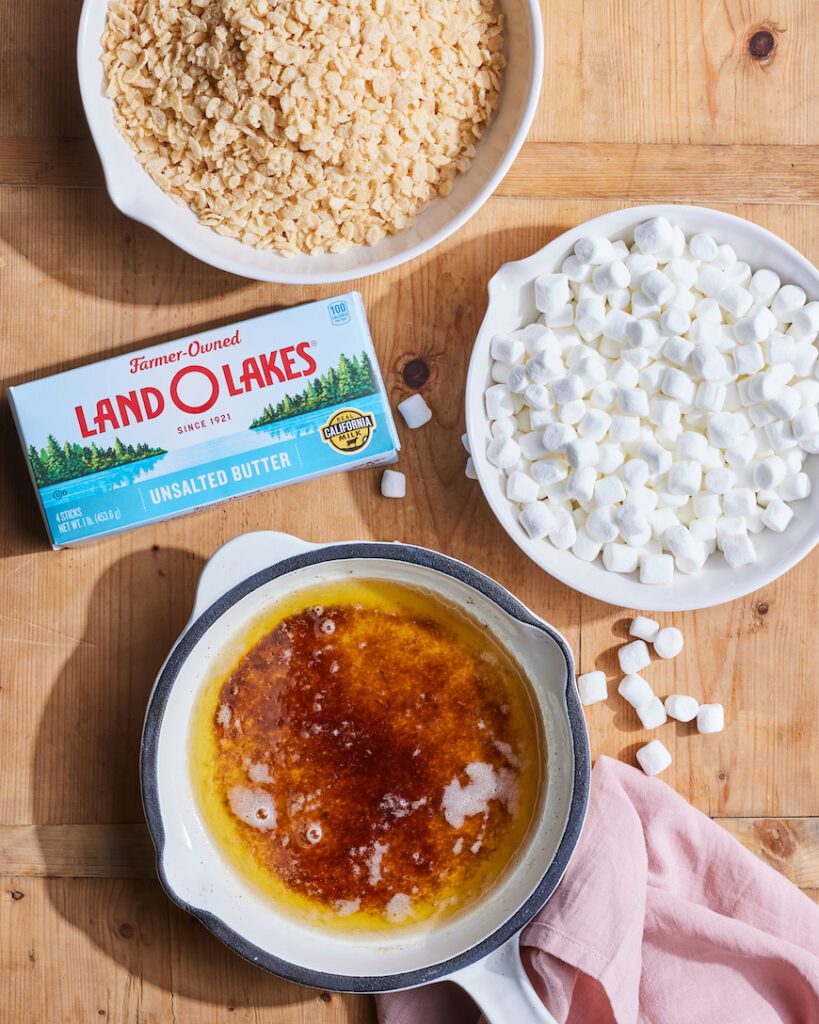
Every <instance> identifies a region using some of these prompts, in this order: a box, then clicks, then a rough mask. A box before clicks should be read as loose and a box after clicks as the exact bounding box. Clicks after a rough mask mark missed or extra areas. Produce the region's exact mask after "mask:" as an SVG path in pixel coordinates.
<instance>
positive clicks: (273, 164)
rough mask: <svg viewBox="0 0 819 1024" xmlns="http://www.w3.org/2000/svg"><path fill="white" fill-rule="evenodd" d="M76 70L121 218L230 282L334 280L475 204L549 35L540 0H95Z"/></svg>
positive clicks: (402, 253)
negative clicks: (235, 278) (235, 277)
mask: <svg viewBox="0 0 819 1024" xmlns="http://www.w3.org/2000/svg"><path fill="white" fill-rule="evenodd" d="M77 60H78V68H79V80H80V91H81V94H82V100H83V105H84V107H85V113H86V116H87V118H88V123H89V125H90V128H91V134H92V136H93V138H94V143H95V144H96V147H97V151H98V153H99V156H100V160H101V162H102V166H103V171H104V174H105V181H106V186H107V189H108V192H109V195H110V197H111V199H112V201H113V202H114V204H115V205H116V206H117V207H118V208H119V209H120V210H122V212H123V213H125V214H127V215H128V216H129V217H132V218H133V219H134V220H137V221H140V222H141V223H143V224H146V225H148V226H149V227H151V228H153V229H154V230H155V231H158V232H159V233H160V234H162V235H164V236H165V237H166V238H167V239H169V240H170V241H171V242H173V243H174V244H175V245H177V246H179V247H180V248H181V249H184V250H185V251H186V252H188V253H190V254H191V255H193V256H195V257H197V258H198V259H200V260H203V261H204V262H206V263H209V264H211V265H212V266H215V267H219V268H221V269H223V270H227V271H230V272H232V273H234V274H240V275H243V276H245V277H250V278H253V279H256V280H263V281H278V282H284V283H293V284H296V283H303V284H307V283H309V284H321V283H332V282H339V281H347V280H350V279H352V278H356V277H363V276H366V275H368V274H373V273H376V272H378V271H381V270H387V269H389V268H391V267H395V266H398V265H399V264H401V263H404V262H406V261H407V260H410V259H412V258H413V257H415V256H418V255H419V254H421V253H423V252H425V251H426V250H428V249H431V248H432V247H433V246H434V245H437V244H438V243H439V242H441V241H442V240H443V239H444V238H446V237H447V236H448V235H450V234H451V233H452V232H453V231H455V230H457V229H458V228H459V227H460V226H461V225H462V224H464V223H465V222H466V221H467V220H468V219H469V218H470V217H471V216H472V215H473V214H474V213H475V212H476V211H477V210H478V209H479V208H480V206H481V205H482V204H483V203H484V202H485V200H486V199H487V198H488V197H489V196H490V195H491V194H492V192H493V191H494V189H495V188H496V187H497V186H498V184H499V182H500V181H501V179H502V178H503V176H504V174H505V173H506V171H507V170H508V169H509V166H510V165H511V163H512V161H513V160H514V158H515V156H516V155H517V152H518V150H519V149H520V146H521V145H522V143H523V140H524V138H525V136H526V132H527V131H528V128H529V125H530V124H531V121H532V117H533V115H534V111H535V107H536V105H537V100H538V95H539V90H540V81H541V74H542V66H543V41H542V28H541V21H540V12H539V8H538V4H537V0H400V2H399V0H347V2H346V3H344V4H337V3H335V2H332V0H278V2H272V0H111V2H110V3H108V4H106V3H101V2H100V0H85V4H84V6H83V11H82V16H81V20H80V29H79V38H78V44H77Z"/></svg>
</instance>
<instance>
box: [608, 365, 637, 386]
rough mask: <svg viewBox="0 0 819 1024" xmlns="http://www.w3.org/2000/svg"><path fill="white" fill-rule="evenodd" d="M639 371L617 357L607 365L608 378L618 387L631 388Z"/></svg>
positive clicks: (635, 383)
mask: <svg viewBox="0 0 819 1024" xmlns="http://www.w3.org/2000/svg"><path fill="white" fill-rule="evenodd" d="M638 379H639V373H638V370H637V367H636V366H632V364H631V363H629V362H627V361H625V360H623V359H618V360H616V362H614V363H612V364H611V366H610V367H609V380H610V381H611V382H612V383H614V384H616V385H617V387H618V388H633V387H636V386H637V381H638Z"/></svg>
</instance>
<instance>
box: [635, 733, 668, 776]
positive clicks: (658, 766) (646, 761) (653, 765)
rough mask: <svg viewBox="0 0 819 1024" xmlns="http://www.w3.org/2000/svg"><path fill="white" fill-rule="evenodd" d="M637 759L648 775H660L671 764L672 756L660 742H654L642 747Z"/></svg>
mask: <svg viewBox="0 0 819 1024" xmlns="http://www.w3.org/2000/svg"><path fill="white" fill-rule="evenodd" d="M636 757H637V761H638V763H639V765H640V767H641V768H642V769H643V771H644V772H645V773H646V775H659V774H660V772H664V771H665V770H666V768H668V767H669V765H670V764H671V754H669V752H668V750H667V748H666V747H665V746H664V744H662V743H661V742H660V741H659V740H652V741H651V742H650V743H646V745H645V746H644V747H640V749H639V750H638V751H637V755H636Z"/></svg>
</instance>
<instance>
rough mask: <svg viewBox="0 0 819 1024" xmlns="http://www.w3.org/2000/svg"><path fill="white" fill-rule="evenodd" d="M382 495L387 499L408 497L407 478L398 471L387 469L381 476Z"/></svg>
mask: <svg viewBox="0 0 819 1024" xmlns="http://www.w3.org/2000/svg"><path fill="white" fill-rule="evenodd" d="M381 493H382V494H383V495H384V497H385V498H404V497H406V494H407V478H406V477H405V476H404V474H403V473H400V472H399V471H398V470H397V469H385V470H384V472H383V473H382V474H381Z"/></svg>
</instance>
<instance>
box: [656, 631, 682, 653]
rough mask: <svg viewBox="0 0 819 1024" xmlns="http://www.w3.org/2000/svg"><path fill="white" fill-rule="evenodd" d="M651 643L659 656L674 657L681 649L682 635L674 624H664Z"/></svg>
mask: <svg viewBox="0 0 819 1024" xmlns="http://www.w3.org/2000/svg"><path fill="white" fill-rule="evenodd" d="M653 644H654V652H655V654H657V655H659V657H661V658H676V657H677V655H678V654H679V653H680V651H681V650H682V649H683V635H682V633H681V632H680V631H679V630H678V629H677V628H676V627H675V626H666V627H665V629H661V630H660V631H659V632H658V633H657V635H656V637H655V638H654V640H653Z"/></svg>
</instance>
